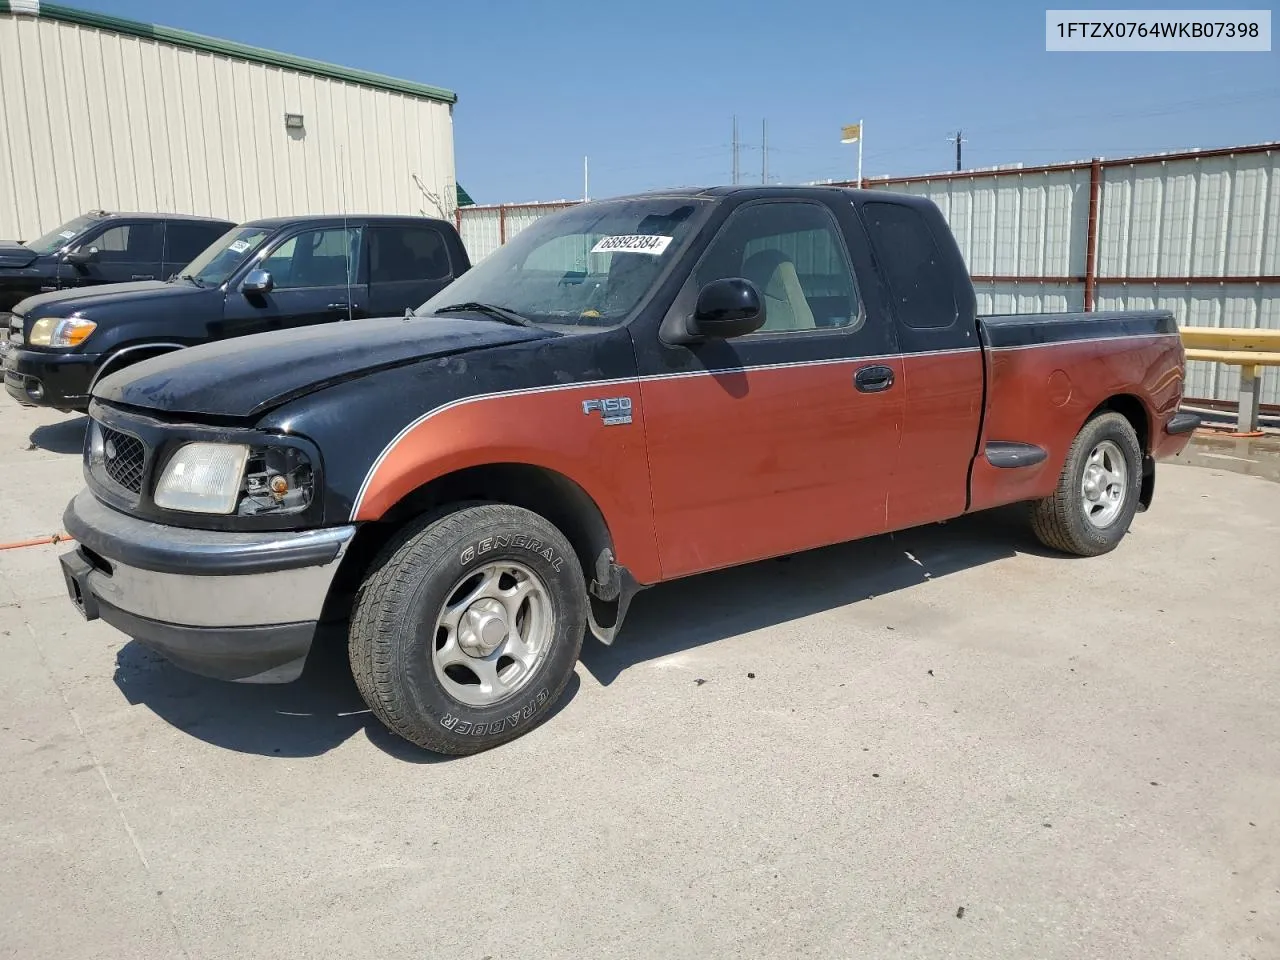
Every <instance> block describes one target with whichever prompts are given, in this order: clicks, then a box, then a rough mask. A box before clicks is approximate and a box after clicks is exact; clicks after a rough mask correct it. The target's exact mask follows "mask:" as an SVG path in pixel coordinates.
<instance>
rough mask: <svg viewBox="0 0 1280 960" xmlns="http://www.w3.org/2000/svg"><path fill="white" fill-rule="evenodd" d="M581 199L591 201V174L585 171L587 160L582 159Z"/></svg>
mask: <svg viewBox="0 0 1280 960" xmlns="http://www.w3.org/2000/svg"><path fill="white" fill-rule="evenodd" d="M582 199H583V200H584V201H585V200H590V199H591V174H590V171H589V170H588V169H587V158H586V157H583V158H582Z"/></svg>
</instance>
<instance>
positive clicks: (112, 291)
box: [4, 216, 471, 411]
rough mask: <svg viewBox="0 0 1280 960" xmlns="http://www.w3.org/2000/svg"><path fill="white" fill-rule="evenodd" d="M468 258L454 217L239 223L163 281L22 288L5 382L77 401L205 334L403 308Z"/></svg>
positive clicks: (32, 400)
mask: <svg viewBox="0 0 1280 960" xmlns="http://www.w3.org/2000/svg"><path fill="white" fill-rule="evenodd" d="M470 266H471V261H470V260H469V259H468V257H467V252H466V250H465V249H464V248H463V246H462V241H461V239H460V238H459V237H458V233H457V231H456V230H455V229H454V227H453V224H451V223H449V222H448V221H445V220H434V219H429V218H426V217H390V216H387V217H380V216H347V217H342V216H332V217H331V216H322V217H319V216H313V217H288V218H276V219H271V220H255V221H253V222H251V223H245V224H241V225H240V226H238V227H235V228H233V229H231V230H229V231H227V232H226V233H225V234H223V235H222V236H221V237H220V238H219V239H218V240H217V242H216V243H214V244H213V245H212V246H210V247H208V249H206V250H205V251H204V252H203V253H201V254H200V255H199V256H198V257H196V258H195V259H194V260H193V261H191V263H189V264H187V265H186V266H184V267H181V268H179V270H178V272H177V273H176V274H175V275H174V276H172V277H170V278H169V280H167V281H164V282H161V281H155V280H153V281H144V282H141V283H122V284H118V285H116V286H113V287H109V288H100V289H96V290H65V291H61V292H58V293H47V294H41V295H40V296H36V297H30V298H28V299H26V300H24V301H22V302H21V303H19V304H17V305H16V306H15V307H14V308H13V314H12V316H11V317H10V320H9V342H8V351H7V353H6V355H5V358H4V385H5V389H6V390H8V392H9V394H10V395H11V396H13V397H14V398H15V399H16V400H18V401H19V402H20V403H23V404H25V405H27V406H48V407H56V408H58V409H59V410H64V411H71V410H84V409H86V408H87V406H88V403H89V391H90V389H91V387H92V386H93V383H94V381H95V380H97V379H98V378H99V377H101V376H103V375H105V374H108V373H114V372H115V371H117V370H120V369H122V368H124V367H125V366H128V365H129V364H131V363H136V362H137V361H139V360H144V359H146V358H148V357H154V356H157V355H158V354H161V353H168V352H170V351H173V350H179V349H182V348H183V347H189V346H192V345H194V344H197V343H207V342H209V341H211V340H222V339H225V338H227V337H238V336H243V335H245V334H250V333H261V332H263V331H267V330H279V329H283V328H286V327H301V326H307V325H311V324H318V323H327V322H330V321H335V320H355V319H358V318H362V317H385V316H394V315H397V314H402V313H404V312H405V310H407V309H409V308H411V307H416V306H418V305H419V304H421V303H423V302H425V301H426V300H429V299H430V298H431V297H432V296H434V295H435V294H436V293H438V292H439V291H440V290H442V289H443V288H444V287H445V286H447V285H448V284H449V283H451V282H452V281H453V279H454V278H455V277H458V276H460V275H461V274H462V273H464V272H465V271H466V270H468V269H469V268H470Z"/></svg>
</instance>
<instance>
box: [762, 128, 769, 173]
mask: <svg viewBox="0 0 1280 960" xmlns="http://www.w3.org/2000/svg"><path fill="white" fill-rule="evenodd" d="M760 182H761V183H762V184H765V185H768V183H769V121H768V120H761V121H760Z"/></svg>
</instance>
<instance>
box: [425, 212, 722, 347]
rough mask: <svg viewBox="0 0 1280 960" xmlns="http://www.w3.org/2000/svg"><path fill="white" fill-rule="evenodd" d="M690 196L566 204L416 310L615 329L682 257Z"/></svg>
mask: <svg viewBox="0 0 1280 960" xmlns="http://www.w3.org/2000/svg"><path fill="white" fill-rule="evenodd" d="M707 207H708V203H707V201H705V200H700V199H697V198H695V197H645V198H641V199H634V200H609V201H604V202H598V203H586V204H582V205H581V206H576V207H571V208H570V209H568V210H566V211H564V212H563V213H558V214H552V215H551V216H547V217H543V218H542V219H540V220H538V221H536V222H535V223H534V224H533V225H532V226H530V227H528V228H526V229H525V230H522V231H521V232H520V234H519V235H517V236H516V238H515V239H514V240H512V241H511V242H510V243H508V244H507V245H506V246H504V247H500V248H499V249H498V250H496V251H494V252H493V253H492V254H491V255H490V256H488V257H486V258H485V259H484V260H482V261H481V262H480V263H479V264H477V265H476V266H474V267H472V268H471V269H470V270H468V271H467V272H466V273H464V274H463V275H462V276H461V277H459V278H458V279H457V280H455V281H454V282H453V283H451V284H449V286H447V287H445V288H444V290H442V291H441V292H440V293H438V294H436V295H435V296H434V297H432V298H431V299H430V300H428V301H427V302H426V303H424V304H423V305H422V306H421V307H419V308H418V309H417V310H416V311H414V312H415V313H416V314H417V315H419V316H427V315H431V314H435V313H439V312H446V313H448V312H455V311H451V310H446V308H447V307H455V308H457V310H456V312H471V311H473V310H474V309H475V306H476V305H481V306H484V307H488V308H498V309H500V310H503V311H506V312H508V313H513V314H517V315H519V317H521V318H523V319H525V320H527V321H530V322H532V323H536V324H546V325H555V326H574V327H577V326H590V327H613V326H617V325H618V324H619V323H621V322H622V321H623V320H624V319H626V317H627V316H628V315H629V314H630V313H631V311H632V310H634V309H635V307H636V305H637V304H638V303H639V302H640V301H641V299H642V298H643V297H644V296H645V295H646V294H647V293H648V291H649V290H650V288H652V287H653V285H654V283H655V281H656V280H657V279H658V277H659V275H660V274H661V273H662V271H663V270H664V269H666V267H667V266H668V264H670V263H671V261H672V260H673V259H674V258H675V257H676V256H678V255H679V253H680V250H681V249H682V248H683V246H684V244H685V241H686V240H687V239H688V237H689V235H690V234H691V232H692V228H691V223H692V222H693V220H694V218H695V214H697V213H700V212H701V211H703V210H705V209H707Z"/></svg>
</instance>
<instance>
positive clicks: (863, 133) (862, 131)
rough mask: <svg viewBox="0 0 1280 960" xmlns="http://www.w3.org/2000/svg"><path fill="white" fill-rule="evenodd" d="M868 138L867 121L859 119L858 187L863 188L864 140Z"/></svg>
mask: <svg viewBox="0 0 1280 960" xmlns="http://www.w3.org/2000/svg"><path fill="white" fill-rule="evenodd" d="M866 138H867V122H866V121H865V120H862V119H859V120H858V189H859V190H861V189H862V141H863V140H865V139H866Z"/></svg>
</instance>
